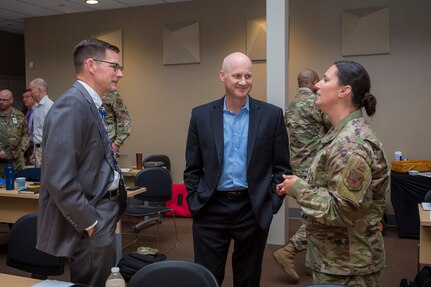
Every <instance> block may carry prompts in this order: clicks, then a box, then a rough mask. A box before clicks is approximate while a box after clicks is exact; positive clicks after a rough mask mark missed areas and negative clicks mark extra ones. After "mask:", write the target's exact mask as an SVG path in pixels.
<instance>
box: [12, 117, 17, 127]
mask: <svg viewBox="0 0 431 287" xmlns="http://www.w3.org/2000/svg"><path fill="white" fill-rule="evenodd" d="M12 123H13V124H14V125H16V124H17V123H18V121H17V119H16V117H12Z"/></svg>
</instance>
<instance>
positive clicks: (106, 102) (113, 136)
mask: <svg viewBox="0 0 431 287" xmlns="http://www.w3.org/2000/svg"><path fill="white" fill-rule="evenodd" d="M102 101H103V106H104V108H105V110H106V127H107V129H108V135H109V139H110V140H111V144H112V150H113V151H114V153H115V154H117V153H118V152H119V150H120V146H122V145H123V143H124V141H125V140H126V139H127V137H128V136H129V135H130V131H131V130H132V125H131V121H130V116H129V112H128V111H127V108H126V106H125V105H124V102H123V99H122V98H120V94H119V93H118V91H115V92H112V93H109V94H107V95H106V96H104V97H103V98H102Z"/></svg>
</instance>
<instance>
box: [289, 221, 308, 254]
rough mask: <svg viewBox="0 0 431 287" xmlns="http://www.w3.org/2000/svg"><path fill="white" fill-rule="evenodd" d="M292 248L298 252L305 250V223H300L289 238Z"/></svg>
mask: <svg viewBox="0 0 431 287" xmlns="http://www.w3.org/2000/svg"><path fill="white" fill-rule="evenodd" d="M290 242H292V244H293V246H294V247H295V249H296V250H297V251H298V252H301V251H304V250H306V249H307V232H306V230H305V223H304V222H302V224H301V226H300V227H299V228H298V230H297V231H296V233H295V234H294V235H293V236H292V237H291V238H290Z"/></svg>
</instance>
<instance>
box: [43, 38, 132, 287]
mask: <svg viewBox="0 0 431 287" xmlns="http://www.w3.org/2000/svg"><path fill="white" fill-rule="evenodd" d="M118 52H119V49H118V48H117V47H115V46H113V45H111V44H108V43H106V42H103V41H100V40H97V39H89V40H84V41H82V42H80V43H79V44H78V45H77V46H76V47H75V49H74V52H73V58H74V64H75V72H76V78H77V81H76V82H75V83H74V84H73V85H72V87H71V88H70V89H69V90H68V91H66V92H65V93H64V94H63V95H62V96H61V97H59V98H58V99H57V100H56V101H55V103H54V106H53V107H52V108H51V110H50V112H49V113H48V115H47V117H46V119H45V123H44V131H43V146H44V153H43V160H42V176H41V178H42V181H41V187H42V188H41V191H40V198H39V214H38V240H37V246H36V247H37V248H38V249H39V250H42V251H44V252H46V253H49V254H53V255H56V256H64V257H68V258H70V277H71V281H72V282H74V283H81V284H87V285H90V286H94V287H99V286H100V287H101V286H105V281H106V279H107V277H108V276H109V273H110V268H111V267H112V266H114V265H115V263H116V259H115V234H114V232H115V225H116V222H117V220H118V218H119V216H120V208H121V206H119V202H120V201H121V198H123V197H124V193H121V192H120V194H119V192H118V190H119V184H120V187H121V184H122V181H121V175H120V174H119V173H118V172H117V170H118V169H117V167H116V166H115V162H114V158H113V156H112V151H111V147H110V143H109V139H108V138H107V134H106V130H105V127H104V124H103V122H102V120H101V116H100V115H99V111H98V109H99V107H100V106H101V105H102V100H101V97H102V96H104V95H105V94H106V93H108V92H112V91H115V90H117V83H118V81H119V80H120V78H122V77H123V73H122V68H121V66H120V65H119V64H118ZM120 190H121V188H120Z"/></svg>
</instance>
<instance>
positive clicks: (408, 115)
mask: <svg viewBox="0 0 431 287" xmlns="http://www.w3.org/2000/svg"><path fill="white" fill-rule="evenodd" d="M364 7H389V8H390V50H391V52H390V54H388V55H369V56H356V57H342V56H341V11H343V10H346V9H355V8H364ZM430 11H431V1H427V0H410V1H403V0H393V1H390V0H349V1H346V0H326V1H316V0H290V57H289V59H290V63H289V72H290V75H289V98H291V97H292V96H294V94H295V92H296V87H297V83H296V75H297V73H298V72H299V71H300V70H301V69H303V68H305V67H310V68H313V69H315V70H316V71H317V72H318V73H319V75H323V74H324V73H325V71H326V69H327V68H328V67H329V66H330V65H331V64H332V63H333V62H334V61H335V60H340V59H349V60H354V61H357V62H360V63H361V64H362V65H364V67H365V68H366V69H367V70H368V72H369V74H370V77H371V85H372V87H371V92H372V93H373V94H374V96H375V97H376V98H377V112H376V114H375V116H374V117H373V118H372V119H371V124H372V126H373V128H374V129H375V131H376V132H377V134H378V135H379V137H380V139H381V141H382V142H383V145H384V148H385V151H386V154H387V157H388V159H389V160H392V158H393V154H394V152H395V151H396V150H401V151H402V152H403V155H405V156H406V157H407V158H409V159H431V144H430V143H431V129H430V128H429V127H428V124H430V123H431V113H430V108H431V95H430V93H431V92H430V88H429V82H428V81H430V80H431V73H430V68H431V56H430V52H431V31H430V27H431V17H429V12H430ZM290 202H292V201H290ZM387 202H388V213H393V211H392V206H391V204H390V200H389V197H388V201H387ZM292 206H294V204H292Z"/></svg>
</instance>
